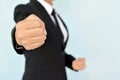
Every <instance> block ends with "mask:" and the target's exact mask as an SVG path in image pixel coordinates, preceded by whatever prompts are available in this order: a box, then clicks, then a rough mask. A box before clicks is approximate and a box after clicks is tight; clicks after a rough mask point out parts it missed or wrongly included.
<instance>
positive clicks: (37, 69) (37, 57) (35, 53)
mask: <svg viewBox="0 0 120 80" xmlns="http://www.w3.org/2000/svg"><path fill="white" fill-rule="evenodd" d="M30 14H35V15H37V16H38V17H39V18H40V19H42V20H43V21H44V23H45V27H46V30H47V39H46V41H45V44H44V45H42V46H41V47H39V48H37V49H35V50H30V51H28V50H25V49H24V47H21V46H19V45H17V43H16V40H15V36H14V35H15V28H13V30H12V42H13V47H14V49H15V51H16V52H17V53H18V54H24V56H25V60H26V63H25V72H24V76H23V79H22V80H67V78H66V71H65V66H67V67H69V68H71V69H72V61H73V60H74V59H75V58H74V57H72V56H71V55H68V54H66V52H65V51H64V50H65V47H66V43H67V41H66V42H65V43H63V35H62V33H60V31H59V28H56V26H55V25H54V23H53V21H52V20H51V18H50V16H49V15H48V13H47V12H46V10H45V8H44V7H43V6H42V5H41V4H40V3H39V2H37V1H36V0H33V1H30V2H29V3H28V4H25V5H23V4H21V5H18V6H17V7H16V8H15V12H14V19H15V22H16V23H17V22H19V21H21V20H23V19H25V18H26V17H27V16H29V15H30ZM61 20H62V19H61ZM63 24H64V22H63ZM64 25H65V24H64ZM65 27H66V25H65ZM66 29H67V28H66Z"/></svg>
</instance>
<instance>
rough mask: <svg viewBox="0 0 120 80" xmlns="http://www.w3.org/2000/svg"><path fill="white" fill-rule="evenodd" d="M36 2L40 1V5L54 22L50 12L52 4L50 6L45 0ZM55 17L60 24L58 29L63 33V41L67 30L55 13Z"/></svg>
mask: <svg viewBox="0 0 120 80" xmlns="http://www.w3.org/2000/svg"><path fill="white" fill-rule="evenodd" d="M38 2H40V3H41V5H42V6H43V7H44V8H45V10H46V11H47V13H48V14H49V16H50V17H51V19H52V20H53V22H54V23H55V20H54V18H53V16H52V15H51V14H52V11H53V6H51V5H50V4H48V3H47V2H45V1H44V0H38ZM56 17H57V21H58V24H59V26H60V29H61V31H62V33H63V37H64V42H65V41H66V40H67V36H68V34H67V30H66V28H65V26H64V24H63V23H62V21H61V20H60V18H59V17H58V15H57V14H56Z"/></svg>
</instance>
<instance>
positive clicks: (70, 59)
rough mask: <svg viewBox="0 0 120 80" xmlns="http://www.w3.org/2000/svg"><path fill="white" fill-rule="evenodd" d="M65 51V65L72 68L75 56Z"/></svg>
mask: <svg viewBox="0 0 120 80" xmlns="http://www.w3.org/2000/svg"><path fill="white" fill-rule="evenodd" d="M64 53H65V66H67V67H68V68H70V69H72V70H73V68H72V62H73V61H74V60H75V57H73V56H72V55H69V54H67V53H66V52H64Z"/></svg>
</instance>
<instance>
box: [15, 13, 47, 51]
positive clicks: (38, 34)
mask: <svg viewBox="0 0 120 80" xmlns="http://www.w3.org/2000/svg"><path fill="white" fill-rule="evenodd" d="M46 35H47V32H46V29H45V24H44V22H43V21H42V20H40V19H39V18H38V17H37V16H36V15H34V14H31V15H29V16H28V17H27V18H26V19H24V20H22V21H20V22H18V23H17V24H16V31H15V39H16V42H17V44H18V45H21V46H23V47H24V48H25V49H26V50H33V49H35V48H38V47H40V46H42V45H43V44H44V43H45V40H46Z"/></svg>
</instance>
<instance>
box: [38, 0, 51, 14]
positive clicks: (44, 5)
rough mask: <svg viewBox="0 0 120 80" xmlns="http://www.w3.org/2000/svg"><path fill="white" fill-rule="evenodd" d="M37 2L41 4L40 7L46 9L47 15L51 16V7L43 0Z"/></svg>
mask: <svg viewBox="0 0 120 80" xmlns="http://www.w3.org/2000/svg"><path fill="white" fill-rule="evenodd" d="M38 2H39V3H41V5H42V6H43V7H44V8H45V9H46V11H47V12H48V14H49V15H51V13H52V11H53V6H51V5H50V4H48V3H47V2H45V1H44V0H38Z"/></svg>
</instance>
